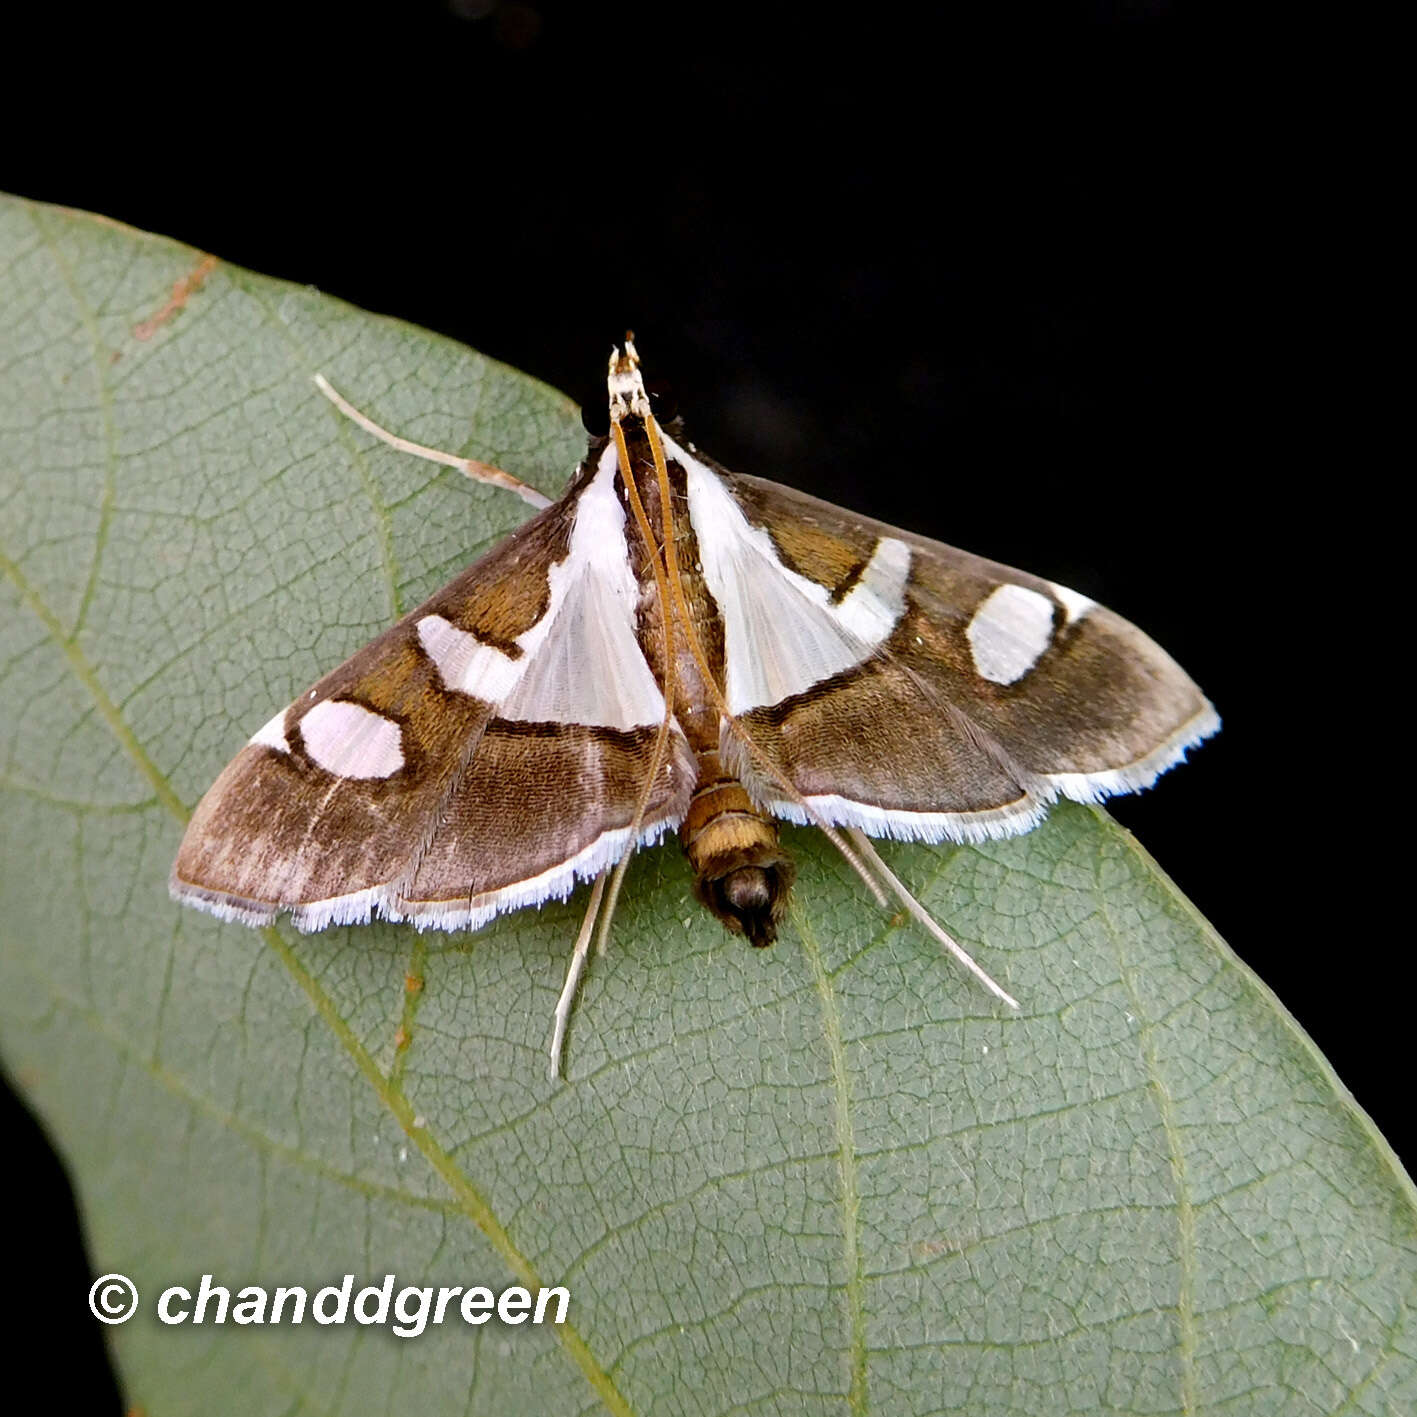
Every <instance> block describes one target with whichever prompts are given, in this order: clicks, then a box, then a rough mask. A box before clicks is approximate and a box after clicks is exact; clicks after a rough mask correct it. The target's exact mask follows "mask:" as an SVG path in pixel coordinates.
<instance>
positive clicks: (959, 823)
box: [765, 793, 1053, 843]
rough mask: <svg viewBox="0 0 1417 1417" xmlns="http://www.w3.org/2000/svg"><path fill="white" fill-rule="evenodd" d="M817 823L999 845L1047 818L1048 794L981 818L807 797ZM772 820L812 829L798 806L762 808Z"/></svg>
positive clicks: (777, 802)
mask: <svg viewBox="0 0 1417 1417" xmlns="http://www.w3.org/2000/svg"><path fill="white" fill-rule="evenodd" d="M805 801H806V802H807V804H808V805H809V806H810V807H811V808H812V810H813V811H814V812H816V814H817V819H818V820H821V821H825V822H827V823H829V824H830V825H831V826H834V827H858V828H859V829H860V830H861V831H863V832H865V833H867V835H868V836H884V837H890V838H892V839H893V840H895V841H926V842H931V843H934V842H940V841H952V842H955V843H963V842H981V841H998V840H1000V839H1001V838H1003V837H1006V836H1021V835H1022V834H1023V833H1024V832H1026V831H1032V830H1033V828H1034V827H1036V826H1037V825H1038V824H1039V822H1041V821H1042V820H1043V818H1044V817H1046V816H1047V815H1048V807H1049V804H1050V803H1051V802H1052V801H1053V797H1052V795H1051V794H1049V795H1047V796H1045V797H1043V798H1039V797H1037V796H1035V795H1034V794H1033V793H1027V794H1025V795H1024V796H1023V797H1020V798H1019V799H1018V801H1016V802H1010V803H1009V804H1008V805H1007V806H1005V807H991V808H989V809H987V810H986V811H982V812H905V811H901V810H900V809H898V808H893V807H875V806H872V804H871V803H869V802H853V801H851V799H850V798H848V797H838V796H837V795H836V794H835V793H821V794H819V795H817V796H815V797H807V798H806V799H805ZM765 807H766V810H767V811H769V812H771V813H772V814H773V816H775V817H783V818H785V819H786V820H787V821H789V822H796V823H797V825H798V826H815V825H816V821H814V820H813V819H812V818H811V817H810V816H808V815H807V813H806V812H805V811H803V809H802V807H801V806H800V805H799V804H798V803H796V802H785V801H782V800H781V799H773V800H770V801H768V802H767V803H765Z"/></svg>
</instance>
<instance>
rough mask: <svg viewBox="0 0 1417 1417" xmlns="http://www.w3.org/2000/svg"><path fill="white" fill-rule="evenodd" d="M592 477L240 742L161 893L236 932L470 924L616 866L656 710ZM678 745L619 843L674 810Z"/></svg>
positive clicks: (607, 500)
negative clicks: (377, 918)
mask: <svg viewBox="0 0 1417 1417" xmlns="http://www.w3.org/2000/svg"><path fill="white" fill-rule="evenodd" d="M613 471H614V469H613V463H612V465H610V466H608V467H606V466H604V465H603V466H601V467H600V468H598V469H596V470H594V472H593V475H592V473H591V472H590V471H588V472H587V473H586V474H585V475H583V476H582V478H580V479H578V481H577V483H576V484H575V486H574V487H573V488H572V490H571V491H570V492H569V493H568V494H567V496H566V497H565V498H563V499H562V500H561V501H560V502H558V503H556V504H555V505H553V506H552V507H550V508H548V509H547V510H546V511H544V512H543V513H542V514H541V515H540V516H538V517H536V518H534V519H533V520H532V521H530V522H528V523H527V524H526V525H525V526H524V527H522V528H521V529H519V530H518V531H517V532H516V533H514V534H513V535H512V536H511V537H510V538H508V540H506V541H505V542H503V543H502V544H501V545H500V546H498V547H497V548H495V549H494V550H493V551H491V552H489V553H488V555H487V556H485V557H483V558H482V559H481V560H480V561H478V562H477V563H476V564H475V565H473V566H472V567H470V568H469V569H468V570H467V571H465V572H464V573H463V574H462V575H461V576H459V577H458V578H457V579H455V580H454V581H452V582H450V583H449V584H448V585H447V586H445V587H444V588H443V589H442V590H440V591H439V592H438V593H437V594H436V595H434V596H433V597H432V598H431V599H430V600H429V601H427V602H426V603H425V604H424V605H422V606H420V607H419V608H418V609H417V610H415V611H413V612H412V613H411V614H409V615H406V616H405V617H404V618H403V619H402V620H400V621H399V622H398V624H396V625H395V626H393V627H392V628H391V629H390V630H388V631H386V632H385V633H384V634H383V635H381V636H379V637H378V638H377V639H376V640H374V641H373V642H371V643H370V644H368V645H366V646H365V647H364V648H363V649H362V650H360V651H359V652H358V653H357V654H355V655H354V656H353V657H352V658H351V659H349V660H348V661H346V662H345V663H344V664H342V665H341V666H340V667H339V668H338V669H336V670H334V671H333V672H332V673H330V674H328V675H326V676H325V678H323V679H322V680H320V681H319V683H317V684H316V685H315V686H314V688H312V689H310V690H308V691H307V692H306V693H304V694H302V695H301V696H300V697H299V698H298V699H296V701H295V702H294V703H293V704H291V705H290V706H289V707H288V708H287V709H286V710H284V712H283V713H281V714H278V715H277V716H276V717H275V718H273V719H272V720H271V721H270V722H269V723H268V724H267V725H266V726H265V727H264V728H263V729H261V730H260V731H259V732H258V733H257V734H256V735H255V736H254V737H253V738H252V740H251V741H250V742H249V743H248V744H247V745H246V746H245V747H244V748H243V749H242V750H241V752H240V753H239V754H238V755H237V756H236V758H235V759H234V760H233V761H232V762H231V763H230V764H229V765H228V767H227V768H226V770H225V771H224V772H223V773H222V774H221V776H220V777H219V778H218V779H217V781H216V782H215V783H214V784H213V786H212V788H211V789H210V790H209V791H208V793H207V794H206V796H205V797H204V798H203V799H202V801H201V803H200V804H199V806H198V807H197V810H196V812H195V813H194V814H193V817H192V820H191V822H190V824H189V825H188V828H187V832H186V835H185V836H184V838H183V841H182V846H181V849H180V851H179V852H178V856H177V861H176V864H175V865H174V867H173V873H172V891H173V895H174V896H175V897H176V898H178V899H180V900H183V901H186V902H188V903H190V904H194V905H198V906H200V907H202V908H204V909H206V910H209V911H211V912H212V913H213V914H216V915H218V916H221V917H223V918H227V919H236V920H240V921H243V922H244V923H247V924H264V923H267V922H269V921H270V920H272V919H274V917H275V916H276V914H277V913H278V912H279V911H281V910H283V909H289V910H291V912H292V915H293V917H294V919H295V922H296V924H297V925H299V926H300V927H301V928H302V929H320V928H322V927H324V926H325V925H328V924H332V923H349V922H353V921H361V920H367V919H369V918H370V917H371V915H373V914H375V913H378V914H380V915H383V916H384V917H386V918H389V919H396V920H397V919H413V920H415V921H416V922H417V923H418V924H419V925H420V926H423V925H432V926H438V927H442V928H453V927H455V926H461V925H470V926H476V925H479V924H481V923H483V922H484V921H485V920H486V919H488V918H489V917H490V916H492V915H493V914H495V913H497V912H498V911H500V910H508V909H515V908H517V907H518V906H521V905H526V904H531V903H534V902H536V901H540V900H544V899H547V898H549V897H556V896H559V897H564V896H566V895H568V894H569V893H570V891H571V890H572V888H573V887H574V885H575V883H576V881H577V879H580V878H585V877H588V876H591V875H594V874H596V873H597V872H599V871H600V870H602V869H604V867H605V866H606V865H608V864H610V863H611V862H613V861H614V860H616V859H618V857H619V856H621V855H623V853H624V852H625V850H626V849H628V847H629V845H630V840H629V838H630V828H631V826H632V823H633V819H634V816H635V811H636V807H637V804H638V802H639V800H640V797H641V795H642V793H643V792H644V789H645V786H646V782H647V779H648V777H649V772H650V768H651V758H652V751H653V744H654V740H655V737H656V734H657V731H658V726H659V723H660V721H661V720H662V718H663V702H664V701H663V697H662V695H661V694H660V691H659V687H658V685H657V684H656V683H655V681H654V678H653V676H652V674H651V673H650V670H649V667H648V665H647V664H646V662H645V660H644V658H643V655H642V654H641V652H640V650H639V648H638V645H637V643H636V642H635V637H634V624H635V621H634V614H635V596H634V587H633V585H630V586H628V587H627V585H626V584H625V583H624V576H625V575H627V574H628V569H627V560H626V558H625V556H624V554H623V549H622V550H621V551H620V553H619V555H618V561H617V553H616V547H615V544H614V543H615V539H616V537H617V536H618V538H619V541H620V545H621V547H622V548H623V541H624V533H623V524H622V523H623V515H622V514H620V512H619V507H618V503H616V502H615V499H614V495H613V490H611V483H612V479H613ZM607 494H608V496H607ZM617 516H618V517H619V520H618V521H617ZM685 752H686V745H684V743H683V738H682V735H681V734H680V733H679V732H678V730H677V728H676V729H674V730H672V732H671V737H670V742H669V751H668V752H667V753H666V754H665V755H664V761H663V762H662V763H661V765H660V768H659V771H658V773H657V774H656V776H655V780H654V783H653V785H652V787H651V788H650V791H649V794H648V803H647V807H646V811H645V814H644V816H643V819H642V822H641V826H640V831H639V834H638V835H639V838H640V839H641V840H645V839H650V838H653V837H654V836H657V835H658V834H659V833H660V832H662V831H663V830H665V829H666V828H667V827H669V826H672V825H674V824H676V823H677V822H678V821H679V819H680V818H681V817H682V815H683V811H684V807H685V805H686V803H687V799H688V796H689V794H690V792H691V790H692V785H693V783H692V771H691V769H689V768H686V764H685V761H684V754H685Z"/></svg>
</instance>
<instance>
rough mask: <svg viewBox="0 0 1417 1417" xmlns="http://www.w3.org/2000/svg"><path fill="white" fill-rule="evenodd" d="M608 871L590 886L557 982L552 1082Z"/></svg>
mask: <svg viewBox="0 0 1417 1417" xmlns="http://www.w3.org/2000/svg"><path fill="white" fill-rule="evenodd" d="M609 874H610V873H609V872H608V871H602V872H601V873H600V875H598V876H597V877H596V878H595V884H594V885H593V886H592V887H591V888H590V904H589V905H587V906H586V912H585V919H583V920H582V921H581V928H580V932H579V933H578V934H577V935H576V943H575V945H574V946H573V947H572V949H571V963H570V965H569V966H568V968H567V970H566V982H565V983H564V984H563V985H562V986H561V997H560V998H559V999H557V1000H556V1016H555V1024H554V1025H553V1027H552V1030H551V1066H550V1067H549V1068H548V1069H547V1072H546V1076H547V1077H548V1078H549V1079H550V1081H552V1082H557V1081H559V1080H560V1077H561V1049H562V1047H563V1046H564V1044H565V1042H566V1025H567V1024H568V1023H569V1022H570V1019H571V1005H572V1003H574V1002H575V997H576V990H577V989H579V988H580V983H581V976H582V975H583V974H584V973H585V967H586V960H587V958H588V957H589V955H590V938H591V935H592V934H593V933H594V931H595V917H596V916H597V915H598V914H599V913H600V898H601V896H603V895H604V894H605V878H606V877H607V876H608V875H609Z"/></svg>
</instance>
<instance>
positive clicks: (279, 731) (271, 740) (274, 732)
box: [247, 709, 290, 753]
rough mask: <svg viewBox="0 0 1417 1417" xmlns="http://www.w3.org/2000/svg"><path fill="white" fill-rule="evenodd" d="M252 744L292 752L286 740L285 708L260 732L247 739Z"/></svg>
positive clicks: (281, 751) (282, 751)
mask: <svg viewBox="0 0 1417 1417" xmlns="http://www.w3.org/2000/svg"><path fill="white" fill-rule="evenodd" d="M247 741H248V742H250V743H251V744H253V745H255V744H260V745H262V746H263V747H266V748H274V749H275V750H276V751H277V752H278V753H288V752H290V744H289V743H287V742H286V741H285V710H284V709H281V711H280V712H279V713H278V714H276V716H275V717H274V718H273V719H271V721H270V722H269V723H267V724H266V725H265V726H264V727H263V728H261V729H260V731H259V732H257V733H253V734H252V735H251V737H250V738H249V739H248V740H247Z"/></svg>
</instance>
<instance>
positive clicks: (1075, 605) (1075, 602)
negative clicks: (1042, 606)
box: [1048, 581, 1097, 625]
mask: <svg viewBox="0 0 1417 1417" xmlns="http://www.w3.org/2000/svg"><path fill="white" fill-rule="evenodd" d="M1048 588H1049V589H1050V590H1051V591H1052V592H1053V594H1054V595H1056V596H1057V597H1058V600H1059V601H1060V602H1061V604H1062V607H1063V611H1064V613H1065V615H1066V617H1067V618H1066V620H1065V622H1064V623H1066V624H1069V625H1071V624H1072V623H1073V621H1074V620H1081V619H1082V617H1083V616H1084V615H1086V614H1087V612H1088V611H1089V610H1091V609H1092V608H1093V607H1094V606H1095V605H1096V604H1097V602H1096V601H1095V600H1089V599H1088V597H1087V596H1085V595H1083V594H1081V593H1080V592H1079V591H1075V590H1069V589H1068V588H1067V586H1065V585H1059V584H1058V583H1057V581H1049V582H1048Z"/></svg>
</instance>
